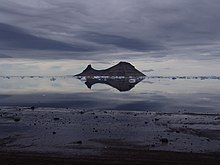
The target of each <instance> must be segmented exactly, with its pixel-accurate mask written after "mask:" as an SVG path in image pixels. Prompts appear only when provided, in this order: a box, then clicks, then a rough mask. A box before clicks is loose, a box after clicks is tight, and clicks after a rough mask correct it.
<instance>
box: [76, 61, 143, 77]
mask: <svg viewBox="0 0 220 165" xmlns="http://www.w3.org/2000/svg"><path fill="white" fill-rule="evenodd" d="M75 76H76V77H96V76H99V77H122V78H123V77H125V78H126V77H144V76H145V75H144V74H143V73H141V72H140V71H139V70H137V69H136V68H135V67H134V66H133V65H131V64H130V63H128V62H119V63H118V64H116V65H114V66H112V67H110V68H108V69H104V70H96V69H93V68H92V66H91V64H90V65H88V66H87V68H86V69H85V70H84V71H83V72H82V73H80V74H77V75H75Z"/></svg>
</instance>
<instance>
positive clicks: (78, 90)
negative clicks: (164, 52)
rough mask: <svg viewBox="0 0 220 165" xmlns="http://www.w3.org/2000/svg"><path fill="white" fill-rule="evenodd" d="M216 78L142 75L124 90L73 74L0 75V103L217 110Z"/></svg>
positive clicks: (219, 83)
mask: <svg viewBox="0 0 220 165" xmlns="http://www.w3.org/2000/svg"><path fill="white" fill-rule="evenodd" d="M219 94H220V80H178V79H177V80H171V79H145V80H143V81H142V82H140V83H139V84H137V85H136V86H135V87H134V88H133V89H131V90H130V91H127V92H121V93H120V92H119V91H118V90H117V89H114V88H112V87H110V86H107V85H104V84H95V85H94V86H92V90H90V89H88V88H87V87H86V85H85V84H83V82H81V81H80V80H78V79H75V78H73V77H58V78H56V80H55V81H51V80H50V77H43V78H24V79H21V78H18V77H14V78H10V79H7V78H0V105H1V106H3V105H4V106H7V105H13V106H33V105H34V106H43V107H73V108H83V109H88V110H89V109H118V110H137V111H138V110H148V111H163V112H165V111H166V112H173V111H176V112H177V111H184V110H186V111H187V112H219V109H218V107H220V102H219V99H220V95H219Z"/></svg>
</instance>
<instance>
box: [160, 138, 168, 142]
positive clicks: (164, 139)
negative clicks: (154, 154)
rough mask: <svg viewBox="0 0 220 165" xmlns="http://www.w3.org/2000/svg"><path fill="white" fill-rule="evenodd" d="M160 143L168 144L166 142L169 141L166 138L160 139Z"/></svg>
mask: <svg viewBox="0 0 220 165" xmlns="http://www.w3.org/2000/svg"><path fill="white" fill-rule="evenodd" d="M160 141H161V142H162V143H168V142H169V140H168V139H167V138H162V139H160Z"/></svg>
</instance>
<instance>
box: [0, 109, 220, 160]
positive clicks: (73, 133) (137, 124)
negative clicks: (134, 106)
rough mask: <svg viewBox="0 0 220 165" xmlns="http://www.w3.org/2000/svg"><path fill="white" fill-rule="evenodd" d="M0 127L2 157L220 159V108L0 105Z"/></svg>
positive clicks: (2, 158) (17, 158)
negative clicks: (102, 108) (100, 108)
mask: <svg viewBox="0 0 220 165" xmlns="http://www.w3.org/2000/svg"><path fill="white" fill-rule="evenodd" d="M0 131H1V134H0V152H1V154H0V155H1V156H0V159H1V160H2V162H8V160H9V159H10V161H11V162H12V163H13V161H14V160H16V162H17V160H19V161H21V164H25V163H26V162H27V164H28V162H29V161H32V160H38V159H39V160H40V161H41V163H44V161H46V162H47V161H48V162H51V163H52V162H54V163H60V162H61V161H64V162H65V163H66V164H68V163H70V162H71V161H75V162H77V163H80V162H81V161H83V162H85V163H88V162H91V163H92V162H93V163H95V164H96V163H102V162H103V161H104V162H106V163H107V162H109V163H113V162H114V161H116V162H114V163H119V164H120V163H122V162H131V163H132V162H133V163H134V162H139V163H143V162H146V161H148V162H154V163H159V162H160V161H162V162H164V163H167V164H171V163H173V164H175V161H181V162H182V163H183V164H184V163H185V164H187V163H188V164H190V162H191V164H195V163H196V162H197V163H199V164H202V163H203V164H204V163H206V164H207V161H208V162H209V164H211V163H212V164H213V163H215V162H218V163H219V162H220V161H219V158H218V155H219V153H220V115H219V114H196V113H187V112H179V113H155V112H134V111H118V110H117V111H108V110H106V111H98V110H97V111H85V110H77V109H64V108H63V109H62V108H59V109H58V108H33V107H32V108H29V107H1V110H0ZM175 152H178V153H175ZM27 153H28V154H27ZM202 160H203V161H202ZM48 162H47V164H48ZM17 163H18V162H17Z"/></svg>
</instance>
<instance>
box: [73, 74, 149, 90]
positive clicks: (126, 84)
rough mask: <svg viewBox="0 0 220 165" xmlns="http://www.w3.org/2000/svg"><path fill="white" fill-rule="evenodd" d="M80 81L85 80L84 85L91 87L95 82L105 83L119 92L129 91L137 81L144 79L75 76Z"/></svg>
mask: <svg viewBox="0 0 220 165" xmlns="http://www.w3.org/2000/svg"><path fill="white" fill-rule="evenodd" d="M77 78H78V79H80V80H81V81H82V82H85V85H86V86H87V87H88V88H89V89H92V86H93V85H95V84H106V85H109V86H111V87H113V88H115V89H117V90H118V91H120V92H126V91H130V90H131V89H132V88H134V87H135V86H136V85H137V84H138V83H139V82H141V81H142V80H144V79H145V77H135V78H96V77H77Z"/></svg>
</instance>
